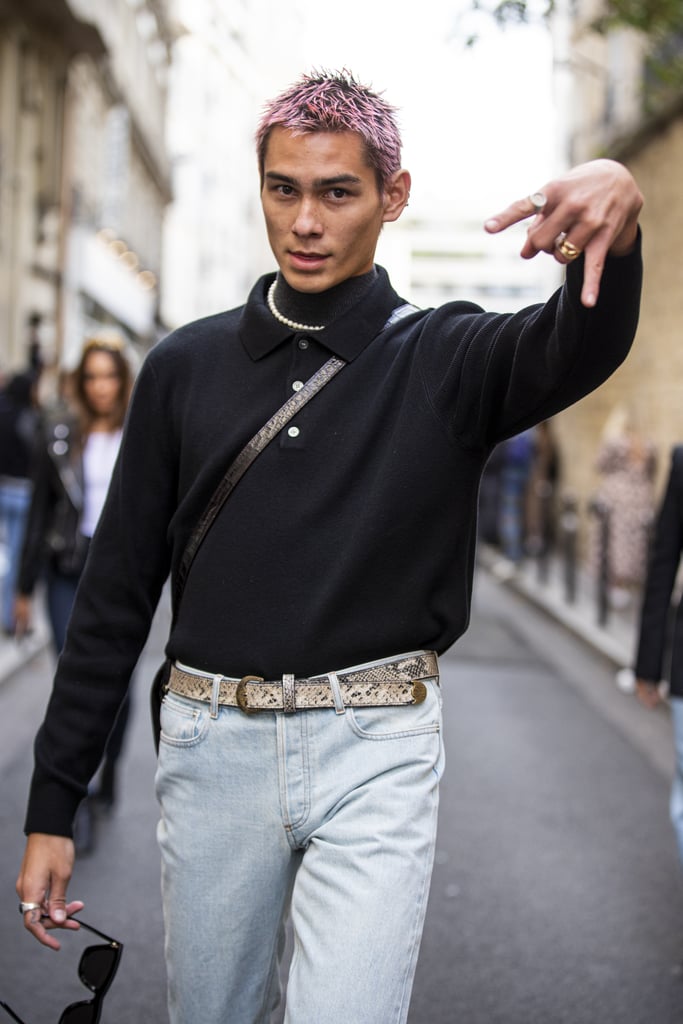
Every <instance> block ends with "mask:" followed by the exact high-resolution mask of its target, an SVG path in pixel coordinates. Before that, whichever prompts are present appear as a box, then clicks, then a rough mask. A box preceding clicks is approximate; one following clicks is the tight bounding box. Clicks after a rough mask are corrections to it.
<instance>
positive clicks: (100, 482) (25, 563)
mask: <svg viewBox="0 0 683 1024" xmlns="http://www.w3.org/2000/svg"><path fill="white" fill-rule="evenodd" d="M131 385H132V372H131V368H130V363H129V360H128V358H127V355H126V347H125V343H124V341H123V339H122V338H120V337H119V336H118V335H112V334H102V335H100V336H94V337H92V338H90V339H89V340H88V341H87V342H86V344H85V346H84V348H83V352H82V355H81V359H80V362H79V364H78V366H77V367H76V369H75V371H74V372H73V374H72V375H70V377H67V378H66V387H67V395H66V396H65V397H66V399H67V401H66V404H65V406H64V407H63V408H62V409H61V410H59V413H58V414H57V415H55V416H53V417H51V418H50V420H49V422H47V423H46V429H45V439H44V443H43V444H42V445H41V446H40V450H39V452H38V456H37V459H36V463H35V469H34V473H33V498H32V500H31V504H30V513H29V518H28V526H27V529H26V537H25V541H24V547H23V553H22V558H21V566H20V570H19V575H18V582H17V596H16V600H15V605H14V607H15V623H16V630H17V633H18V634H19V635H21V634H22V633H23V632H25V631H26V630H28V628H29V627H30V622H31V617H32V608H31V604H32V595H33V592H34V589H35V586H36V583H37V582H38V580H39V579H42V578H43V577H44V582H45V588H46V599H47V611H48V618H49V622H50V627H51V632H52V640H53V645H54V650H55V653H56V654H57V655H59V654H60V653H61V651H62V648H63V647H64V640H65V636H66V627H67V623H68V621H69V617H70V615H71V609H72V606H73V602H74V598H75V595H76V589H77V587H78V584H79V581H80V578H81V574H82V572H83V568H84V566H85V561H86V557H87V554H88V549H89V546H90V541H91V538H92V536H93V534H94V532H95V528H96V526H97V522H98V520H99V516H100V512H101V510H102V506H103V505H104V500H105V497H106V494H107V490H108V487H109V482H110V480H111V475H112V471H113V469H114V463H115V461H116V457H117V455H118V450H119V446H120V443H121V436H122V428H123V421H124V417H125V414H126V409H127V406H128V401H129V397H130V392H131ZM100 585H101V586H106V581H105V580H104V579H102V580H101V581H100ZM128 712H129V702H128V701H127V700H126V701H125V702H124V703H123V704H122V707H121V711H120V713H119V715H118V718H117V721H116V725H115V728H114V729H113V730H112V733H111V736H110V739H109V742H108V744H107V750H106V754H105V757H104V760H103V764H102V767H101V772H100V778H99V785H98V789H97V793H96V797H97V799H98V801H99V802H100V804H101V806H102V807H103V808H104V809H105V810H109V809H111V807H112V806H113V804H114V801H115V795H116V794H115V783H116V765H117V762H118V758H119V755H120V752H121V747H122V743H123V737H124V733H125V729H126V723H127V719H128ZM88 810H89V807H88V805H87V804H84V805H83V808H82V812H81V816H80V819H79V825H80V829H81V832H80V835H79V837H78V838H79V845H80V852H85V851H86V850H87V849H89V847H90V845H91V843H92V829H91V822H90V818H89V815H88Z"/></svg>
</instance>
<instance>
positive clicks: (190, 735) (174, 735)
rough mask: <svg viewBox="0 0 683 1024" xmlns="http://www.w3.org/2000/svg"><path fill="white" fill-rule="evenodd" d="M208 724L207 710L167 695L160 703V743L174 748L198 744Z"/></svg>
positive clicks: (191, 702)
mask: <svg viewBox="0 0 683 1024" xmlns="http://www.w3.org/2000/svg"><path fill="white" fill-rule="evenodd" d="M208 724H209V709H208V706H207V707H206V708H205V707H204V706H202V705H198V704H196V703H195V702H193V701H189V700H184V699H183V698H182V697H177V696H176V695H175V694H172V693H167V694H166V696H165V697H164V699H163V701H162V703H161V736H160V739H161V742H162V743H169V744H171V746H174V747H191V746H194V745H195V744H196V743H200V742H201V741H202V740H203V739H204V736H205V735H206V730H207V728H208Z"/></svg>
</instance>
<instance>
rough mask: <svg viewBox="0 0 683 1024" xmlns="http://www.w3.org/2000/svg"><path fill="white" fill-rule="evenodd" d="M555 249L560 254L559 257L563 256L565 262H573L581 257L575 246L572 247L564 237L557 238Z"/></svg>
mask: <svg viewBox="0 0 683 1024" xmlns="http://www.w3.org/2000/svg"><path fill="white" fill-rule="evenodd" d="M555 248H556V249H557V251H558V252H559V253H560V255H562V256H564V258H565V259H566V260H569V261H570V262H571V260H575V259H576V257H577V256H580V255H581V250H580V249H577V247H576V246H575V245H572V243H571V242H568V241H567V236H566V235H558V236H557V240H556V242H555Z"/></svg>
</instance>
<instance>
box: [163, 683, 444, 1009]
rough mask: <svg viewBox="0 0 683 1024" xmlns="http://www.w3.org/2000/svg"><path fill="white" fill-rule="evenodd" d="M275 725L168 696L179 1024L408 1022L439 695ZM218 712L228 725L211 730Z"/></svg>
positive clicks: (167, 896) (167, 811)
mask: <svg viewBox="0 0 683 1024" xmlns="http://www.w3.org/2000/svg"><path fill="white" fill-rule="evenodd" d="M427 689H428V695H427V699H426V700H425V701H424V702H423V703H422V704H418V705H409V706H403V707H389V708H346V709H344V710H343V712H342V713H338V712H337V711H335V710H334V709H316V710H311V711H299V712H295V713H294V714H288V715H285V714H283V713H281V712H275V713H273V712H265V713H258V714H254V715H250V716H247V715H245V714H244V713H243V712H242V711H240V710H238V709H236V708H225V707H221V708H217V707H214V708H213V709H211V708H210V706H209V705H208V704H205V703H200V702H197V701H194V700H190V699H186V698H184V697H178V696H176V695H174V694H168V695H167V697H166V698H165V700H164V704H163V707H162V711H161V728H162V733H161V742H160V750H159V763H158V771H157V777H156V787H157V797H158V800H159V803H160V807H161V820H160V822H159V827H158V838H159V844H160V848H161V855H162V893H163V906H164V920H165V930H166V946H165V951H166V963H167V968H168V981H169V1015H170V1021H171V1024H197V1022H198V1021H201V1024H266V1022H268V1021H269V1020H270V1019H271V1012H272V1010H273V1009H274V1008H275V1007H276V1006H277V1004H278V1002H279V998H280V993H279V973H278V966H279V960H280V956H281V954H282V949H283V945H284V936H285V930H284V922H285V919H286V917H287V914H288V913H290V914H291V923H292V930H293V940H294V947H293V949H294V951H293V956H292V962H291V966H290V971H289V978H288V982H287V1008H286V1017H285V1020H286V1022H287V1024H399V1022H404V1021H405V1020H406V1018H407V1014H408V1004H409V1001H410V994H411V989H412V982H413V977H414V973H415V967H416V964H417V955H418V950H419V945H420V939H421V935H422V928H423V924H424V918H425V913H426V906H427V896H428V891H429V883H430V878H431V871H432V863H433V856H434V846H435V841H436V821H437V808H438V784H439V779H440V776H441V774H442V770H443V763H444V756H443V744H442V738H441V693H440V690H439V687H438V684H437V682H436V681H435V680H432V681H429V682H428V683H427ZM211 710H213V711H214V712H216V717H215V718H214V717H212V715H211Z"/></svg>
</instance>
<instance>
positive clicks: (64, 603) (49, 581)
mask: <svg viewBox="0 0 683 1024" xmlns="http://www.w3.org/2000/svg"><path fill="white" fill-rule="evenodd" d="M80 578H81V577H80V574H78V575H70V574H66V573H63V572H58V571H57V569H55V568H54V567H53V566H49V567H48V570H47V574H46V580H45V583H46V594H45V597H46V603H47V614H48V618H49V620H50V629H51V630H52V642H53V644H54V649H55V654H61V652H62V648H63V647H64V641H65V640H66V629H67V626H68V625H69V619H70V618H71V610H72V608H73V606H74V601H75V599H76V591H77V590H78V581H79V580H80Z"/></svg>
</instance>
